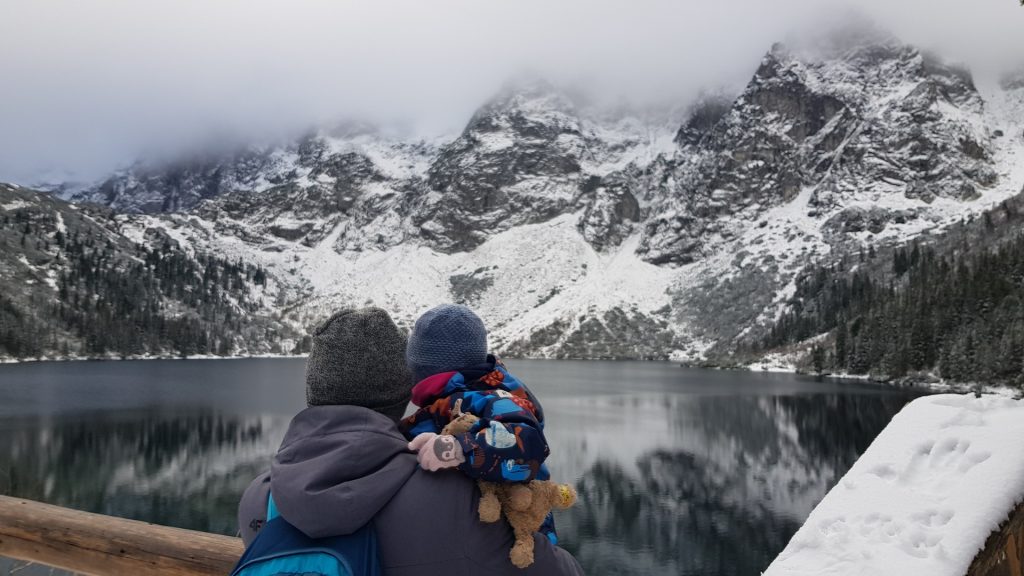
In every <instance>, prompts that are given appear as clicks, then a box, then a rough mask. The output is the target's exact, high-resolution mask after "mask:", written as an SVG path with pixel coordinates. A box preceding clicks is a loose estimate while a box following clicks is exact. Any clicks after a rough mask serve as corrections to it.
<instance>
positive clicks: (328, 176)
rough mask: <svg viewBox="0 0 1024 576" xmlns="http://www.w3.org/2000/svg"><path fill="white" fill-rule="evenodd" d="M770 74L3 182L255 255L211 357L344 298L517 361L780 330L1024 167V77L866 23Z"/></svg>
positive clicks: (545, 87) (59, 298)
mask: <svg viewBox="0 0 1024 576" xmlns="http://www.w3.org/2000/svg"><path fill="white" fill-rule="evenodd" d="M754 64H756V65H754ZM751 69H752V70H754V72H753V73H752V75H751V76H750V77H749V79H748V81H747V82H746V84H745V86H744V87H743V88H742V89H741V90H738V91H737V92H736V93H735V94H727V95H722V94H721V93H720V92H709V93H708V94H712V95H711V96H706V97H704V98H702V99H700V100H698V101H696V102H695V103H694V104H691V105H688V106H679V107H675V108H671V107H670V108H663V109H661V111H654V110H651V109H644V110H643V111H642V112H640V111H637V109H636V108H633V107H630V106H623V105H617V106H609V105H608V103H607V102H597V101H594V100H592V99H588V98H586V97H585V95H582V94H580V93H578V92H576V91H573V90H569V89H565V88H564V87H563V86H561V85H559V84H555V83H551V82H548V81H545V80H543V79H541V78H539V77H537V76H526V77H519V78H518V79H517V80H516V81H514V82H511V83H508V84H506V85H505V87H504V88H503V89H501V90H499V91H498V92H497V93H496V94H494V95H493V96H492V97H491V98H490V99H489V100H487V101H486V102H484V103H482V104H481V105H480V106H479V108H478V109H477V111H476V113H475V114H473V116H472V117H471V119H470V120H469V121H468V122H467V123H466V125H465V126H464V127H463V129H462V130H461V132H459V133H457V134H454V135H452V136H451V137H448V138H431V139H423V138H418V137H415V136H410V135H409V134H408V133H404V134H403V133H401V132H395V131H393V130H388V129H383V128H380V127H377V126H374V125H373V124H370V123H366V122H348V123H341V124H339V123H328V124H325V125H323V126H322V127H320V128H317V129H315V130H311V131H308V132H306V133H305V134H304V135H302V136H301V137H298V138H295V139H291V140H285V141H283V142H282V143H279V144H267V143H261V144H259V145H251V146H236V147H233V148H231V149H228V150H227V151H225V150H224V149H220V150H216V151H195V152H193V153H191V154H188V155H184V156H179V157H178V159H177V160H175V161H171V162H167V161H159V160H146V161H142V162H139V163H137V164H135V165H133V166H131V167H129V168H128V169H125V170H122V171H118V172H116V173H114V174H111V175H109V176H108V177H107V178H105V179H103V180H102V181H100V182H99V183H97V184H94V185H87V186H81V185H67V186H64V187H58V188H57V189H56V191H55V194H57V195H58V196H60V197H62V198H63V200H55V199H45V198H43V197H39V198H38V200H30V199H28V198H30V197H31V195H32V194H35V193H33V192H31V191H29V190H26V189H19V188H8V189H5V190H6V191H4V190H0V193H3V194H6V195H7V196H11V198H10V199H7V200H4V202H3V203H2V204H0V207H2V208H3V211H4V214H5V215H6V221H5V226H24V221H25V220H26V219H27V220H32V219H33V217H32V216H31V215H28V216H26V215H24V214H23V212H24V211H25V210H28V209H29V208H28V207H27V206H26V204H31V203H41V202H46V203H57V204H56V205H57V206H59V207H58V208H56V209H57V210H61V211H67V210H71V209H74V208H75V207H76V206H75V205H77V204H85V205H100V206H103V207H104V209H107V210H109V211H112V212H110V216H109V218H110V219H111V220H112V221H113V222H116V228H115V229H114V230H113V231H111V232H108V233H110V234H115V235H116V236H118V237H119V238H120V239H122V240H119V241H122V242H128V243H130V244H132V245H135V246H137V247H136V248H134V250H146V249H151V250H152V249H156V248H157V247H156V246H155V245H154V244H153V242H155V241H157V240H155V239H162V240H159V242H160V243H161V246H160V249H161V250H165V251H166V250H170V251H172V252H175V253H180V254H182V256H183V257H185V258H188V259H192V260H195V259H197V258H216V259H219V260H220V261H223V262H225V263H232V264H234V265H239V266H242V267H241V268H239V270H240V271H241V272H242V274H243V277H245V280H244V281H242V282H240V283H236V284H233V285H231V283H228V284H229V286H228V288H227V296H229V301H230V299H231V298H233V299H234V301H236V302H238V304H237V305H236V308H235V309H234V310H233V311H232V318H236V319H237V318H239V317H240V316H243V315H245V314H248V315H250V316H252V317H253V318H254V320H253V322H256V324H253V325H249V324H244V325H243V324H238V325H235V326H234V327H233V328H232V330H231V333H230V334H223V335H220V336H218V337H217V338H210V339H208V340H209V341H210V342H214V341H215V342H216V345H211V346H213V347H212V348H211V349H210V350H204V352H210V353H246V352H247V351H248V352H249V353H251V352H252V351H254V350H271V349H273V350H276V351H284V352H288V351H293V350H294V351H301V349H302V347H301V334H303V333H305V331H306V330H307V329H308V328H309V327H310V326H311V325H313V324H315V323H316V322H317V321H319V320H320V319H321V318H323V317H325V316H327V315H329V314H330V313H331V312H332V311H333V310H335V309H337V308H338V307H342V306H360V305H366V304H375V305H378V306H382V307H384V308H386V309H388V310H389V311H391V312H392V313H393V314H394V316H395V318H396V320H397V321H398V322H399V323H400V324H403V325H406V326H408V325H410V324H411V321H412V320H413V319H414V318H415V317H416V315H418V314H419V313H421V312H422V311H423V310H424V309H426V308H428V307H430V306H432V305H434V304H436V303H438V302H445V301H457V302H463V303H466V304H468V305H470V306H473V307H474V308H475V309H477V310H478V311H479V312H480V313H481V314H482V316H483V317H484V318H485V320H486V321H487V323H488V325H489V327H490V330H491V344H492V346H493V347H494V348H495V349H496V350H497V351H499V352H502V353H505V354H509V355H520V356H544V357H572V358H669V357H672V358H678V359H698V358H702V357H704V355H705V353H706V352H707V351H708V350H709V348H711V347H713V346H714V347H716V349H723V347H724V348H728V347H729V346H730V345H731V344H730V343H737V342H742V341H748V340H750V339H751V338H756V337H758V335H762V334H766V333H767V332H768V331H770V330H771V327H772V325H773V322H774V320H775V319H776V318H778V317H779V315H780V314H782V313H783V312H784V311H785V310H787V309H789V307H790V306H791V298H792V297H793V296H794V294H795V293H796V292H795V291H796V287H797V280H798V277H799V274H800V273H801V271H803V270H804V269H806V268H807V267H809V266H814V265H828V264H829V263H831V262H838V261H840V260H842V259H844V258H847V257H850V256H851V255H856V254H859V253H860V252H862V251H865V250H868V249H869V248H870V249H873V250H876V249H877V250H880V249H882V248H884V247H889V246H899V245H904V244H906V243H908V242H910V241H911V240H913V239H916V238H921V237H924V236H926V235H927V236H935V235H940V234H942V232H943V230H945V229H946V228H948V227H949V226H951V225H953V224H954V223H957V222H959V221H961V220H963V219H964V218H968V217H970V216H971V215H972V214H981V213H983V212H984V211H985V210H987V209H989V208H990V207H992V206H995V205H998V204H999V203H1000V202H1002V201H1003V200H1005V199H1007V198H1010V197H1012V196H1014V195H1016V194H1018V193H1020V192H1021V190H1022V186H1024V162H1022V160H1024V156H1022V154H1024V113H1022V112H1024V87H1022V86H1021V84H1020V83H1016V82H1015V81H1014V79H1013V77H1010V78H1008V79H1004V81H1003V82H1002V83H1000V84H996V83H980V82H979V81H977V80H976V79H975V78H974V77H973V76H972V74H971V73H970V72H969V71H968V70H966V69H965V68H963V67H962V66H960V65H955V64H949V63H946V62H944V61H943V60H942V59H940V58H939V57H937V56H935V55H933V54H931V53H930V52H926V51H922V50H920V49H918V48H916V47H915V46H913V45H911V44H907V43H906V42H904V41H902V40H901V39H899V38H897V37H896V36H894V35H893V34H891V33H889V32H887V31H885V30H883V29H881V28H879V27H877V26H875V25H873V24H871V23H870V22H866V21H862V20H851V21H850V22H847V23H845V24H844V25H843V26H842V27H839V28H834V29H831V30H830V31H828V33H823V34H821V35H816V36H813V37H810V36H809V37H806V38H802V39H799V40H798V41H794V42H789V43H775V44H774V45H771V46H770V48H768V49H767V50H766V51H765V52H764V53H763V56H762V58H761V59H760V62H756V61H755V62H753V63H752V65H751ZM64 201H70V202H72V203H73V204H71V205H66V204H63V202H64ZM31 228H32V235H33V238H35V236H38V230H40V229H42V230H43V236H46V235H47V234H49V235H52V234H54V233H55V232H54V229H53V227H52V226H50V227H49V228H47V227H39V226H31ZM10 236H11V240H10V244H9V245H15V246H16V245H17V244H18V239H17V238H18V229H16V228H14V229H12V231H11V235H10ZM47 238H48V237H47ZM47 238H42V237H40V238H38V239H36V240H37V241H38V240H41V241H43V242H50V241H51V240H52V239H49V240H48V239H47ZM50 243H51V244H52V242H50ZM43 254H48V255H49V256H43ZM66 260H67V257H66V255H65V256H62V255H61V254H59V253H55V252H53V251H52V246H51V249H50V251H49V252H47V250H45V249H37V250H36V252H35V253H33V257H32V258H29V259H28V260H27V261H23V259H21V258H20V257H19V256H17V250H15V251H13V252H11V253H10V258H9V259H8V261H7V264H6V265H5V268H4V269H3V271H0V273H3V274H4V276H5V277H7V276H12V275H13V276H18V277H23V276H25V275H26V274H28V275H34V276H38V277H40V278H41V279H43V280H44V281H43V282H41V283H39V284H37V287H36V288H33V290H32V291H31V292H32V302H38V301H39V300H40V299H43V300H46V299H51V300H52V301H54V302H55V303H61V304H63V305H65V306H67V305H69V304H68V302H67V301H66V297H65V296H64V293H61V292H59V291H58V289H57V288H53V293H52V294H51V293H50V287H48V286H47V283H46V281H45V278H47V277H50V278H54V277H61V276H60V275H61V274H64V273H66V272H65V271H66V269H67V266H68V264H67V262H66ZM246 270H248V272H246ZM254 270H258V271H260V274H261V275H264V274H265V279H264V280H263V281H262V284H260V285H258V286H255V287H252V286H251V281H252V274H253V271H254ZM110 273H112V274H118V273H123V274H126V275H129V276H130V274H131V272H130V270H129V269H128V268H125V267H117V266H115V267H113V268H112V269H111V270H110ZM13 276H12V277H13ZM131 282H132V279H131V278H130V277H128V278H126V280H125V283H127V284H131ZM50 284H51V286H52V282H51V283H50ZM8 285H9V283H6V282H5V290H10V289H12V288H7V286H8ZM246 286H249V287H248V288H247V287H246ZM253 290H255V292H253ZM240 291H241V292H240ZM154 294H155V296H156V297H157V300H158V301H159V300H160V297H159V291H157V292H155V293H154ZM172 294H173V292H172ZM253 298H255V300H253ZM8 300H9V301H10V302H12V303H13V304H12V306H13V309H15V310H21V313H27V312H26V308H24V307H25V306H28V304H27V301H26V300H25V299H24V298H16V297H14V295H11V296H8ZM245 301H251V302H252V303H251V304H250V305H247V306H248V308H244V312H243V307H240V306H241V303H242V302H245ZM81 305H82V304H81V302H79V303H78V306H81ZM228 305H229V304H225V306H228ZM172 308H173V307H172ZM218 313H225V312H224V310H223V309H218ZM175 314H177V313H175ZM185 314H186V316H188V315H192V314H194V315H195V317H196V318H198V319H201V318H204V317H205V318H214V316H210V315H209V314H208V313H207V312H204V311H203V310H202V309H200V308H194V309H193V311H185ZM204 314H206V316H204ZM172 316H173V315H172ZM172 316H168V317H172ZM257 333H258V334H260V336H259V338H260V340H261V341H260V342H258V343H257V342H253V341H249V340H247V337H246V336H245V334H250V335H253V334H257ZM221 342H224V344H223V345H221V344H220V343H221ZM161 346H163V345H161ZM172 348H173V346H172V347H171V348H166V347H156V348H155V349H153V350H147V351H146V352H151V353H167V352H168V351H169V350H170V349H172ZM64 349H66V350H69V351H70V352H71V353H72V354H74V353H86V352H85V350H86V346H85V344H81V345H78V346H76V345H72V346H70V347H64ZM40 350H42V352H43V353H44V354H45V353H51V352H53V351H52V350H50V349H47V347H46V346H43V347H42V348H41V349H40ZM7 354H8V355H11V351H10V350H9V349H8V351H7Z"/></svg>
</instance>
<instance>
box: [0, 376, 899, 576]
mask: <svg viewBox="0 0 1024 576" xmlns="http://www.w3.org/2000/svg"><path fill="white" fill-rule="evenodd" d="M184 364H187V363H184ZM516 364H517V365H518V364H520V362H517V363H516ZM666 366H667V365H666ZM527 367H528V368H529V369H528V370H525V372H529V373H530V375H529V376H530V378H531V379H528V380H527V381H528V382H535V381H539V380H543V376H544V375H545V374H546V373H551V374H554V376H558V375H559V374H558V373H557V371H558V370H562V369H564V368H562V367H561V365H560V363H557V362H553V363H537V364H528V366H527ZM578 369H579V367H578V365H576V366H573V370H578ZM659 370H661V368H659ZM669 370H674V371H669ZM678 370H679V369H678V368H673V367H671V366H667V369H666V371H665V374H666V375H667V376H665V377H666V378H667V377H668V376H672V377H674V378H677V379H678V374H679V372H678ZM597 373H598V372H595V373H594V374H591V375H590V377H594V376H595V374H597ZM659 374H660V372H659ZM689 374H690V376H689V377H695V376H694V373H693V372H692V371H691V372H689ZM697 377H702V376H701V375H700V374H697ZM751 377H752V376H751V375H749V374H743V373H739V374H736V375H733V376H724V377H723V376H722V375H720V374H719V375H714V376H709V377H708V378H712V379H713V378H718V379H722V378H725V380H722V383H719V384H716V386H717V387H716V388H714V389H710V388H708V389H705V388H700V389H696V388H693V387H688V386H689V385H680V384H678V383H676V382H675V381H672V382H669V383H661V381H660V380H658V382H659V383H656V384H655V383H652V382H654V380H651V381H641V382H638V383H637V385H636V387H635V389H630V390H621V389H617V388H616V387H614V386H606V385H603V384H595V385H594V386H593V387H591V388H587V389H586V390H585V391H584V390H582V389H581V388H579V387H578V386H576V385H575V384H574V383H573V382H571V381H567V380H564V379H559V378H557V377H552V378H551V379H550V380H548V382H549V383H547V384H543V385H539V386H534V388H535V391H537V392H538V395H539V396H540V397H541V400H542V402H543V404H544V407H545V411H546V414H547V421H548V425H547V429H546V433H547V436H548V439H549V442H550V444H551V451H552V453H551V458H550V460H549V464H550V467H551V470H552V474H553V476H554V478H555V479H556V480H559V481H570V482H573V483H574V484H575V485H576V486H577V488H578V490H579V493H580V501H579V503H578V504H577V505H576V506H575V507H573V508H572V509H570V510H568V511H565V512H561V513H559V514H558V515H557V516H556V521H557V525H558V531H559V534H560V537H561V540H562V544H563V545H564V546H565V547H566V548H567V549H569V550H570V551H572V552H573V553H574V554H575V555H576V556H577V558H578V559H579V560H580V562H581V563H582V564H583V566H584V568H585V569H586V572H587V573H588V574H592V575H602V574H637V575H639V574H672V575H677V574H701V575H746V576H753V575H757V574H759V573H760V571H761V570H763V569H764V568H765V567H766V566H767V565H768V563H769V562H770V561H771V560H772V559H773V558H774V556H775V555H776V554H777V553H778V552H779V551H780V550H781V549H782V548H783V547H784V546H785V544H786V542H787V541H788V540H789V538H790V537H791V536H792V534H793V533H794V532H795V531H796V529H797V528H798V527H799V525H800V523H801V522H802V520H803V519H804V518H806V516H807V514H809V513H810V511H811V509H812V508H813V507H814V505H815V504H816V503H817V502H818V501H820V499H821V498H822V497H823V496H824V495H825V493H826V492H827V491H828V489H829V488H830V487H831V486H833V485H834V484H835V483H836V482H837V481H838V480H839V478H840V477H841V476H842V475H843V474H844V473H845V471H846V470H847V469H849V467H850V466H851V465H852V464H853V462H854V461H855V460H856V458H857V456H858V455H859V454H860V453H862V452H863V451H864V449H865V448H866V447H867V446H868V444H870V442H871V441H872V440H873V439H874V437H875V436H876V435H877V434H878V433H879V432H880V431H881V429H882V428H883V427H884V426H885V425H886V424H887V423H888V421H889V420H890V419H891V417H892V416H893V415H894V414H895V413H896V412H897V411H898V410H899V409H900V408H901V407H902V406H903V405H904V404H905V403H906V402H907V401H908V400H909V399H910V398H911V397H912V396H911V395H910V394H908V393H905V392H894V391H886V390H878V389H872V388H865V387H860V386H847V385H838V384H835V383H817V382H810V383H808V382H806V381H798V380H793V381H792V382H790V381H787V380H784V378H789V379H794V378H795V377H793V376H779V377H777V378H778V379H776V380H770V381H767V384H766V382H764V381H757V380H750V381H747V380H744V378H746V379H750V378H751ZM658 378H662V376H658ZM702 378H703V377H702ZM735 379H738V380H737V381H736V382H733V380H735ZM655 380H657V379H655ZM551 382H563V384H555V383H551ZM726 383H728V384H726ZM226 385H229V386H234V385H238V386H241V385H240V384H226ZM780 386H781V388H780ZM2 388H3V387H0V401H3V400H4V398H3V394H4V392H3V389H2ZM581 391H582V392H583V393H581ZM716 391H718V393H716ZM21 392H22V393H24V390H22V391H21ZM300 392H301V380H299V383H298V385H296V386H290V387H286V388H284V389H283V390H281V391H280V392H275V393H274V394H280V395H281V397H284V395H293V394H297V393H300ZM112 393H116V391H115V392H112ZM37 400H38V399H37ZM263 401H264V402H271V403H272V402H273V398H270V399H269V400H263ZM247 402H248V403H247V404H246V406H245V407H244V408H242V409H237V407H236V409H231V408H229V407H226V406H216V405H215V406H212V407H205V408H197V407H196V406H195V405H183V404H173V405H163V406H149V407H141V406H140V407H131V408H126V407H123V406H118V408H117V409H114V410H92V411H89V412H74V411H66V410H60V411H56V412H52V413H48V412H45V411H40V413H37V414H34V415H33V414H28V415H21V416H6V417H0V493H3V494H9V495H16V496H22V497H26V498H32V499H36V500H42V501H46V502H51V503H54V504H58V505H62V506H67V507H71V508H78V509H83V510H90V511H94V512H100V513H103V514H111V515H116V516H124V517H129V518H136V519H140V520H146V521H149V522H155V523H159V524H168V525H173V526H180V527H185V528H192V529H197V530H204V531H209V532H218V533H222V534H234V533H235V531H236V530H237V526H236V524H235V511H236V506H237V503H238V498H239V496H240V495H241V493H242V491H243V490H244V489H245V487H246V486H247V485H248V483H249V482H250V480H251V479H252V478H253V477H255V476H256V475H257V474H258V473H260V472H262V471H263V470H265V469H266V468H267V466H268V465H269V461H270V458H271V456H272V454H273V453H274V451H275V450H276V449H277V446H278V445H279V443H280V441H281V438H282V437H283V435H284V432H285V429H286V428H287V425H288V421H289V419H290V415H291V413H293V412H294V411H293V410H292V409H291V406H289V408H287V409H281V408H280V403H279V404H278V407H276V408H266V409H263V410H252V407H253V405H254V404H258V402H257V401H256V400H254V399H252V398H249V399H248V401H247ZM284 405H287V403H284ZM8 408H10V406H8Z"/></svg>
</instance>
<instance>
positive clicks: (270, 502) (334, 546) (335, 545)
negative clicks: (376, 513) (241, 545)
mask: <svg viewBox="0 0 1024 576" xmlns="http://www.w3.org/2000/svg"><path fill="white" fill-rule="evenodd" d="M307 553H321V554H327V555H329V556H332V557H334V558H335V559H337V560H338V561H339V562H340V563H341V564H342V565H344V566H345V567H346V568H347V569H348V572H349V573H350V574H352V575H354V576H380V575H381V570H380V561H379V559H378V558H377V534H376V532H375V531H374V529H373V525H372V523H369V524H367V525H366V526H363V527H362V528H360V529H359V530H357V531H355V532H353V533H352V534H347V535H345V536H333V537H329V538H310V537H309V536H306V535H305V534H304V533H303V532H302V531H301V530H299V529H298V528H296V527H294V526H292V525H291V524H289V523H288V521H286V520H285V519H284V518H283V517H281V515H280V513H279V512H278V511H277V505H276V504H274V499H273V496H270V497H268V498H267V523H266V524H265V525H264V526H263V528H262V529H261V530H260V531H259V534H257V535H256V539H255V540H253V541H252V543H251V544H250V545H249V547H248V548H246V549H245V552H244V553H243V554H242V557H241V558H239V560H238V564H236V565H235V568H234V570H232V571H231V574H232V576H234V575H236V574H238V573H240V572H241V571H242V570H244V569H245V568H246V567H248V566H251V565H253V564H257V563H259V562H264V561H269V560H273V559H275V558H283V557H287V556H291V555H296V554H307Z"/></svg>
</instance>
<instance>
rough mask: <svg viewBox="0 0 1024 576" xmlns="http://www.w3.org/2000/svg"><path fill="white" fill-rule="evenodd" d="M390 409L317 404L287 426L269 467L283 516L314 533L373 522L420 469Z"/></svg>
mask: <svg viewBox="0 0 1024 576" xmlns="http://www.w3.org/2000/svg"><path fill="white" fill-rule="evenodd" d="M407 446H408V441H407V440H406V439H405V438H404V437H403V436H402V435H401V433H399V432H398V428H397V427H396V426H395V423H394V421H392V420H391V419H390V418H388V417H387V416H384V415H383V414H379V413H377V412H374V411H373V410H370V409H368V408H362V407H359V406H314V407H311V408H307V409H305V410H303V411H302V412H299V413H298V414H297V415H296V416H295V418H294V419H292V422H291V424H290V425H289V427H288V432H287V433H286V434H285V437H284V441H282V442H281V448H280V450H278V452H277V455H276V456H275V457H274V462H273V464H272V465H271V468H270V491H271V493H272V494H273V497H274V503H275V504H276V505H277V509H278V511H279V512H280V514H281V516H282V517H284V519H285V520H287V521H288V522H289V523H290V524H292V525H293V526H295V527H296V528H298V529H299V530H301V531H302V532H304V533H305V534H306V535H307V536H309V537H311V538H324V537H327V536H342V535H345V534H351V533H352V532H355V531H356V530H358V529H359V528H361V527H362V526H364V525H365V524H366V523H367V522H369V521H370V520H371V519H372V518H373V517H374V516H375V515H376V514H377V512H378V511H380V509H381V508H383V507H384V506H385V505H386V504H387V503H388V502H389V501H390V500H391V498H392V497H393V496H394V495H395V494H396V493H397V492H398V490H399V489H401V488H402V486H404V485H405V483H406V481H407V480H408V479H409V477H410V476H412V474H413V472H415V471H416V466H417V464H416V456H415V455H414V454H413V453H412V452H410V451H409V449H408V447H407Z"/></svg>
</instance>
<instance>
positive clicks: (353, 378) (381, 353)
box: [306, 308, 412, 422]
mask: <svg viewBox="0 0 1024 576" xmlns="http://www.w3.org/2000/svg"><path fill="white" fill-rule="evenodd" d="M405 343H406V339H405V335H404V334H402V332H400V331H399V330H398V327H397V326H395V323H394V322H393V321H392V320H391V316H389V315H388V313H387V312H385V311H384V310H381V309H380V308H363V309H361V310H342V311H341V312H338V313H337V314H335V315H334V316H331V317H330V318H328V319H327V320H326V321H325V322H324V323H323V324H321V325H320V326H318V327H317V329H316V330H315V331H314V332H313V349H312V351H310V353H309V360H307V361H306V403H307V404H309V405H310V406H323V405H350V406H364V407H366V408H370V409H373V410H376V411H377V412H380V413H381V414H384V415H385V416H388V417H390V418H391V419H392V420H395V421H396V422H397V421H398V420H400V419H401V418H402V415H403V414H404V413H405V408H406V405H408V403H409V398H410V396H411V394H412V386H411V385H410V380H411V378H412V377H411V376H410V375H409V370H408V368H407V367H406V365H405V358H404V356H405Z"/></svg>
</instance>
